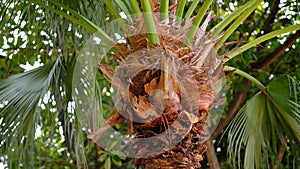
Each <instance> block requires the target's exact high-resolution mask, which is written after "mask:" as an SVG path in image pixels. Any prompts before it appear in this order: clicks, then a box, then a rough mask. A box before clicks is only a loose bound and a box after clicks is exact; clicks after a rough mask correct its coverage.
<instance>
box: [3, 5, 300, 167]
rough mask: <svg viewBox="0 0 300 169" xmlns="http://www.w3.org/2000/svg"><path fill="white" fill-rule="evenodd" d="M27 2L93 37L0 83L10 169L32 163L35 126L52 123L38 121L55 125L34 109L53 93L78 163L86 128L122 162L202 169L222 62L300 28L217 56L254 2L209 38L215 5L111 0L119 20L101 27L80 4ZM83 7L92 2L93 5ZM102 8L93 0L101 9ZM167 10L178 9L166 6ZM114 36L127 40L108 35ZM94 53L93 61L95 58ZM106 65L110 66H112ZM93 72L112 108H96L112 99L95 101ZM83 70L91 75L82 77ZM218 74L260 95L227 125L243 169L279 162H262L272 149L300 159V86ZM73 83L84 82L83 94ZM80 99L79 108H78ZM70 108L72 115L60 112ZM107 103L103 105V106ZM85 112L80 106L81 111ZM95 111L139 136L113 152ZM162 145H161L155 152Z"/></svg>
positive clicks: (231, 145) (289, 80)
mask: <svg viewBox="0 0 300 169" xmlns="http://www.w3.org/2000/svg"><path fill="white" fill-rule="evenodd" d="M29 2H33V3H34V4H36V5H39V6H40V7H42V8H45V9H48V10H50V11H52V12H54V13H57V14H59V15H60V16H62V17H65V18H67V19H68V20H70V21H71V22H70V23H76V24H78V25H80V26H82V27H83V28H85V29H86V30H88V31H89V32H90V33H92V34H94V35H93V38H92V39H91V40H89V41H88V42H89V43H87V44H88V45H89V46H87V44H86V45H85V47H83V50H82V51H81V53H79V54H78V53H77V52H76V50H73V51H72V54H71V55H68V54H65V53H69V51H63V54H62V55H61V56H60V57H58V58H55V61H54V62H50V63H48V64H45V65H44V66H42V67H39V68H37V69H35V70H32V71H29V72H24V73H21V74H18V75H14V76H11V77H9V78H7V79H5V80H3V81H2V82H1V84H0V88H1V92H0V93H1V95H0V100H1V101H3V102H5V107H4V108H3V109H2V111H1V116H0V119H1V126H2V129H1V140H4V142H3V143H1V151H2V153H3V154H7V155H8V161H10V163H9V164H10V166H11V167H16V165H17V164H18V163H20V162H22V163H24V162H25V161H32V160H30V159H28V158H31V157H30V155H29V154H28V153H30V152H33V151H31V150H32V149H34V147H32V146H33V145H31V144H30V143H32V142H34V132H35V129H36V127H37V125H38V124H40V125H41V126H47V125H48V124H51V121H50V122H47V120H45V119H47V118H49V117H50V118H52V119H54V121H52V123H53V122H55V118H53V117H51V116H52V115H51V114H46V113H45V114H43V113H40V112H43V111H39V110H38V108H39V107H40V105H41V103H40V102H41V101H40V100H41V99H43V98H44V97H45V94H46V93H47V92H48V91H50V92H51V95H53V97H54V100H55V101H56V102H57V104H56V106H55V107H56V111H55V112H57V114H56V115H55V116H54V117H58V119H59V121H60V122H61V124H62V126H63V132H64V136H65V139H66V143H67V147H68V149H69V151H71V152H72V151H74V152H75V154H76V155H75V156H76V157H77V160H76V162H77V163H78V164H81V163H82V162H83V163H85V162H84V161H85V160H86V159H85V158H84V154H80V153H82V152H83V150H84V148H83V145H84V141H85V139H84V130H85V131H88V132H89V134H88V136H87V137H88V138H89V139H91V140H92V141H93V142H95V143H97V144H98V145H101V147H103V145H105V146H104V147H103V148H106V150H107V151H111V152H112V153H116V154H118V155H119V157H122V156H124V155H125V156H126V155H127V156H131V157H136V159H135V166H136V167H143V168H199V167H200V161H202V160H203V157H202V154H203V153H204V152H205V150H206V144H205V143H204V141H206V140H207V139H208V136H209V134H210V133H207V131H205V126H206V125H207V123H210V121H208V119H207V118H208V117H210V116H211V112H210V111H211V110H212V108H213V107H214V106H216V105H220V104H221V105H222V104H223V103H222V102H221V101H223V100H224V98H219V97H218V94H222V87H223V82H224V76H223V75H224V74H223V71H221V70H222V68H223V66H224V65H225V63H226V62H228V61H230V60H232V59H233V58H234V57H236V56H238V55H239V54H241V53H242V52H244V51H246V50H248V49H250V48H251V47H253V46H256V45H257V44H259V43H261V42H263V41H266V40H268V39H271V38H273V37H275V36H277V35H280V34H284V33H288V32H293V31H297V30H298V31H297V33H296V34H299V29H300V26H299V25H294V26H289V27H286V28H283V29H280V30H276V31H273V32H270V33H267V34H265V35H263V36H261V37H259V38H257V39H254V40H252V41H251V42H248V43H246V44H245V45H242V46H241V47H239V49H238V50H236V49H234V50H231V51H226V53H227V54H226V56H225V55H222V57H220V58H219V57H218V56H217V53H216V51H218V50H219V51H221V52H224V51H222V48H221V47H222V45H223V44H224V43H225V41H226V40H227V39H228V37H229V36H230V35H231V34H232V33H233V32H234V31H235V30H236V29H237V27H238V26H239V25H240V23H241V22H243V21H245V20H246V18H247V17H248V16H249V15H250V14H251V13H252V12H253V11H254V10H255V9H256V8H257V6H259V5H260V3H261V0H255V1H249V2H247V3H246V4H244V5H242V6H241V7H239V8H238V9H237V10H235V11H234V12H233V13H232V14H230V15H228V16H227V17H225V18H224V20H222V21H221V22H220V23H219V24H217V25H215V26H214V27H213V28H212V29H211V30H210V31H208V32H206V27H207V24H208V23H209V21H210V20H211V15H210V14H208V16H207V17H206V19H205V20H204V21H203V18H204V16H205V14H206V13H207V12H208V10H209V7H210V5H211V4H212V2H213V1H212V0H206V1H205V2H204V3H203V4H201V7H200V8H199V10H198V12H197V13H196V15H195V17H192V15H193V13H194V10H195V9H196V7H197V5H198V4H199V3H200V2H199V0H198V1H193V2H192V3H191V5H190V6H189V7H188V8H187V9H186V12H185V5H186V3H187V2H186V0H182V1H179V2H178V4H172V3H171V6H170V7H169V4H170V3H169V1H168V0H161V1H160V3H158V2H157V1H155V0H153V1H144V0H142V1H139V2H138V1H136V0H131V1H129V2H127V1H120V0H116V1H114V3H112V2H111V1H108V0H105V1H103V3H104V4H105V5H106V6H107V7H108V11H106V12H107V13H109V14H108V18H113V17H114V18H115V19H117V21H114V22H113V23H112V24H107V25H106V27H104V28H103V29H105V30H103V29H101V28H99V27H97V26H96V25H95V22H91V21H90V20H88V19H87V18H85V17H83V16H82V15H81V14H80V13H84V12H81V11H80V10H78V9H80V4H75V5H74V4H72V3H70V4H68V5H64V4H63V3H60V2H59V1H54V0H48V1H47V3H43V2H39V1H35V0H29ZM9 3H14V2H13V1H12V2H7V4H9ZM84 3H89V4H90V5H91V4H93V2H92V1H87V2H83V4H84ZM7 4H6V5H5V6H4V8H5V7H7ZM25 4H26V3H25ZM27 5H28V4H27ZM102 5H103V4H101V3H100V5H99V6H100V7H102ZM174 5H175V7H176V6H177V7H176V8H174V9H173V7H174ZM60 8H62V9H63V10H60ZM169 8H170V9H169ZM119 9H121V10H122V11H123V12H124V13H125V15H126V16H127V18H126V19H122V18H121V15H120V11H119ZM154 12H159V14H155V13H154ZM172 13H175V15H172ZM87 16H88V15H87ZM191 18H192V19H191ZM105 19H106V18H105ZM100 22H101V21H100ZM200 23H202V25H200ZM67 24H68V23H67ZM58 25H60V26H57V27H56V28H55V29H56V30H57V34H58V36H64V33H63V32H62V30H63V29H62V28H61V27H63V25H64V23H62V24H58ZM131 25H134V27H133V28H132V27H131ZM225 28H226V30H225ZM222 32H223V33H222ZM115 33H117V34H119V35H120V36H121V37H123V38H124V40H125V41H118V40H120V39H119V38H116V39H114V38H113V35H115ZM94 37H97V38H98V39H100V43H97V45H98V46H93V44H94V42H93V41H94ZM62 39H63V38H62ZM65 45H66V44H64V43H61V42H60V43H58V47H59V48H60V49H65V48H67V47H65ZM99 46H100V47H101V48H99ZM103 49H105V52H104V53H103ZM95 53H96V54H97V55H100V57H95V56H94V55H93V54H95ZM140 56H143V57H141V58H139V57H140ZM84 57H85V58H84ZM99 58H101V59H102V60H103V61H102V62H101V63H100V64H98V63H97V59H99ZM137 58H138V59H137ZM218 58H219V60H218ZM220 59H221V60H220ZM86 61H87V62H86ZM86 63H88V64H86ZM110 65H115V69H114V68H113V67H111V66H110ZM89 66H90V67H89ZM95 66H98V67H99V69H100V70H101V72H102V73H103V74H104V75H105V76H106V78H107V79H109V81H110V83H111V84H112V85H113V86H114V89H115V91H114V92H113V93H114V94H116V95H117V96H116V97H114V99H115V100H114V102H115V107H116V108H113V105H111V103H108V104H105V103H103V102H109V101H110V102H111V100H110V98H108V99H107V98H106V99H105V98H104V96H101V92H102V89H101V90H99V86H101V85H106V89H108V88H109V85H107V83H106V82H104V80H103V78H104V76H103V74H102V75H99V74H97V72H95V71H93V69H94V68H95ZM86 67H88V71H87V70H85V71H84V69H85V68H86ZM140 68H143V69H140ZM89 70H91V72H89ZM140 70H142V71H140ZM224 70H225V71H227V72H233V73H235V74H239V75H241V76H243V77H245V78H246V79H248V80H249V81H251V82H252V83H253V84H255V85H256V86H257V87H258V89H260V92H258V93H257V94H255V95H254V96H253V97H252V98H250V99H249V100H248V101H247V103H246V104H245V105H244V107H243V108H242V109H241V110H240V112H239V113H238V114H237V116H235V118H234V119H233V121H232V122H231V124H230V126H229V127H230V128H229V149H231V150H230V151H229V152H230V155H231V156H232V157H233V159H236V158H237V159H238V160H239V161H242V159H241V158H240V156H239V155H238V154H239V152H238V151H239V150H241V149H242V147H243V146H244V145H245V146H246V148H245V158H244V166H245V167H246V168H263V166H269V165H274V166H276V165H278V164H277V163H278V161H276V160H273V159H269V158H268V157H267V156H265V158H261V157H262V154H269V153H270V152H271V150H272V149H273V150H274V149H275V150H277V146H278V145H282V147H284V148H286V149H287V146H290V147H291V151H293V152H294V153H295V154H297V153H298V154H299V150H298V148H297V147H299V146H300V140H299V137H300V133H299V131H300V130H299V129H300V119H299V113H298V112H299V108H300V106H299V102H298V100H297V98H298V97H299V96H297V93H299V85H298V84H297V83H296V82H295V81H294V80H293V79H292V78H290V77H288V76H284V77H282V78H279V79H277V80H276V81H273V82H271V83H270V84H268V85H267V86H264V85H263V84H262V83H261V82H259V81H258V80H257V79H255V78H254V77H253V76H251V75H249V74H248V73H246V72H244V71H242V70H239V69H238V68H234V67H231V66H224ZM90 74H92V76H90ZM81 79H85V82H81V83H80V80H81ZM76 82H78V83H76ZM98 83H100V85H99V84H98ZM74 85H75V86H74ZM76 85H83V86H84V85H86V86H85V87H81V88H80V87H78V86H76ZM278 88H280V89H281V90H278ZM72 89H73V90H72ZM189 90H190V91H192V92H193V93H191V92H189ZM76 91H77V92H76ZM223 97H224V96H223ZM82 102H83V103H84V106H80V104H81V103H82ZM220 102H221V103H220ZM74 103H76V108H75V111H74V110H70V111H67V110H68V108H69V107H72V106H70V105H72V104H74ZM105 106H110V107H109V108H106V109H105V108H103V107H105ZM82 108H85V109H84V111H82ZM86 108H87V109H88V110H87V109H86ZM105 111H106V112H105ZM84 112H87V113H86V114H85V113H84ZM99 112H101V113H103V114H104V115H106V116H109V117H108V118H107V120H106V123H108V124H109V125H116V124H117V123H120V122H122V121H125V119H124V117H126V118H127V119H129V123H126V121H125V124H123V125H126V124H128V125H129V127H128V132H127V135H129V136H131V137H133V138H136V139H131V140H130V139H128V140H127V141H131V142H130V143H131V144H129V145H128V144H125V146H129V148H127V149H126V148H125V150H127V151H125V152H124V151H116V150H120V149H121V148H122V150H124V147H121V148H120V146H117V145H116V144H120V145H121V146H122V144H121V143H119V142H118V141H120V140H117V141H115V142H114V141H112V140H110V139H108V138H109V137H110V135H111V133H110V129H111V127H110V126H109V127H108V126H107V125H105V124H106V123H104V122H101V121H100V120H101V118H102V120H103V117H99ZM121 115H122V116H121ZM100 116H102V115H100ZM123 116H124V117H123ZM219 117H220V116H219ZM39 118H42V119H44V121H43V122H42V123H44V124H41V123H40V122H39ZM217 118H218V117H217ZM83 128H85V129H83ZM87 128H88V129H87ZM111 131H112V132H114V131H115V130H111ZM253 131H254V132H253ZM106 132H108V134H109V135H107V133H106ZM174 133H175V134H174ZM156 136H160V137H156ZM114 137H115V136H114ZM151 137H152V138H155V139H152V140H147V141H146V142H145V141H144V142H143V139H142V138H151ZM122 139H124V138H122ZM141 140H142V141H141ZM108 141H112V142H111V144H107V142H108ZM121 141H124V140H121ZM20 143H21V144H20ZM207 144H209V142H208V143H207ZM158 145H159V146H158ZM130 146H132V147H130ZM134 146H136V147H134ZM161 147H166V149H163V151H162V150H161V149H160V148H161ZM268 148H270V149H271V150H269V149H268ZM112 149H113V150H114V151H112ZM12 150H13V151H12ZM157 152H159V153H157ZM253 152H254V153H253ZM151 153H153V154H151ZM150 155H151V156H150ZM295 157H296V158H297V156H296V155H295ZM33 158H34V157H33ZM16 159H18V160H19V161H18V160H16ZM110 160H111V159H110V158H109V157H108V158H107V160H106V161H105V165H107V166H109V163H110ZM297 160H298V159H295V161H297ZM25 164H26V163H24V165H25ZM26 165H30V163H28V164H26ZM238 165H240V163H238Z"/></svg>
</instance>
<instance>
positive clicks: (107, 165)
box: [104, 157, 111, 169]
mask: <svg viewBox="0 0 300 169" xmlns="http://www.w3.org/2000/svg"><path fill="white" fill-rule="evenodd" d="M104 168H105V169H111V159H110V157H108V158H107V159H106V160H105V163H104Z"/></svg>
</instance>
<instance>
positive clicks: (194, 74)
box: [114, 17, 222, 169]
mask: <svg viewBox="0 0 300 169" xmlns="http://www.w3.org/2000/svg"><path fill="white" fill-rule="evenodd" d="M155 18H158V17H155ZM156 20H158V19H156ZM135 23H137V24H136V26H135V28H134V29H133V30H131V31H132V32H133V35H132V36H131V37H127V43H126V44H116V45H115V46H114V47H115V48H116V49H117V50H118V52H119V53H120V55H121V56H123V57H124V58H126V57H128V56H130V57H131V59H129V60H135V62H134V66H132V67H131V64H132V63H133V61H127V62H124V63H121V64H120V65H119V68H118V70H116V72H117V74H118V72H123V75H126V74H134V73H133V72H134V71H135V70H136V69H138V68H140V67H143V66H144V70H143V71H140V72H138V73H136V74H135V76H134V77H125V76H122V78H123V79H131V82H130V85H129V101H128V102H130V104H131V105H132V107H133V108H127V111H128V116H129V117H132V119H138V121H139V122H132V130H131V132H130V134H131V135H133V136H135V137H136V138H148V137H155V136H157V135H159V134H161V133H163V132H165V131H166V130H168V132H169V133H178V135H176V134H175V135H174V134H173V135H172V136H170V137H169V138H165V137H164V138H157V139H154V140H152V143H149V142H148V143H144V142H143V143H139V142H136V144H135V145H136V147H134V148H133V149H134V150H133V151H135V153H136V154H137V155H138V156H139V157H141V158H136V159H135V166H136V167H137V168H138V167H142V168H149V169H154V168H189V169H191V168H199V167H200V166H201V165H200V161H201V160H202V159H203V158H202V154H203V153H204V152H205V150H206V145H204V142H205V140H206V139H207V137H208V133H206V132H205V128H206V127H207V123H206V118H207V116H208V115H209V111H208V110H209V106H211V104H212V103H213V102H214V100H215V97H216V91H214V88H213V86H212V84H213V83H214V80H215V79H216V78H215V77H221V76H222V71H220V72H218V71H215V68H216V64H217V61H216V60H215V59H216V58H215V55H216V53H215V50H214V40H209V39H206V37H205V33H204V31H202V30H198V32H197V34H196V37H195V38H194V41H193V43H192V44H191V45H190V46H189V47H186V46H185V45H184V43H183V42H184V41H185V40H186V39H185V38H186V35H187V30H189V28H190V27H191V25H186V26H180V25H168V24H163V23H159V22H157V24H156V27H157V30H158V35H159V39H160V44H161V45H156V46H154V47H152V48H151V49H150V47H149V45H148V40H147V34H146V33H144V32H146V28H145V27H144V26H145V24H146V23H144V21H143V19H141V20H136V21H135ZM174 26H177V28H174ZM153 50H156V51H158V52H151V51H153ZM141 51H142V52H141ZM147 51H150V52H147ZM161 51H164V52H161ZM143 58H148V59H143ZM151 58H152V59H153V60H157V61H149V60H151ZM159 58H166V59H161V60H160V59H159ZM168 58H169V59H168ZM136 60H139V61H136ZM176 60H179V61H181V62H182V63H178V62H176ZM176 63H177V64H176ZM145 64H146V65H145ZM147 64H148V65H147ZM151 64H152V65H151ZM182 64H184V65H187V67H188V69H189V70H190V71H191V75H188V76H189V77H185V75H182V74H184V73H185V72H181V71H184V70H180V69H181V68H180V66H181V65H182ZM139 65H140V66H139ZM157 65H159V66H158V67H162V68H161V69H157ZM217 67H218V69H217V70H220V68H222V65H220V64H219V65H218V66H217ZM210 69H213V70H210ZM119 76H121V75H119ZM115 83H116V82H115ZM118 83H119V85H120V83H121V84H122V80H118ZM124 83H125V82H124ZM124 86H126V85H124ZM195 86H196V88H197V91H189V90H190V89H192V88H193V87H194V88H195ZM190 92H193V93H190ZM123 97H126V96H123ZM185 102H188V103H185ZM183 104H189V105H190V106H186V105H183ZM153 107H154V108H153ZM187 107H188V108H187ZM175 121H177V123H176V122H175ZM179 130H184V131H185V132H184V133H182V131H179ZM176 137H178V138H176ZM172 139H173V141H174V139H175V140H177V141H178V140H181V141H178V142H179V143H178V144H175V145H173V146H171V147H170V148H169V149H168V150H166V151H164V152H163V153H161V154H158V155H154V156H151V157H147V158H143V156H145V155H147V154H151V152H159V151H161V150H158V149H159V148H160V147H161V146H162V147H163V145H165V144H170V142H172ZM154 142H156V143H154ZM155 148H157V149H155Z"/></svg>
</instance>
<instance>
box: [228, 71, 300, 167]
mask: <svg viewBox="0 0 300 169" xmlns="http://www.w3.org/2000/svg"><path fill="white" fill-rule="evenodd" d="M266 90H267V92H268V94H269V95H266V94H264V93H263V92H259V93H257V94H256V95H255V96H253V97H252V98H251V99H250V100H248V101H247V103H246V104H245V105H244V106H243V108H242V109H241V110H240V111H239V113H238V114H237V116H236V117H235V118H234V119H233V121H232V122H231V124H230V126H229V128H228V129H229V149H228V150H229V154H230V156H231V157H232V158H233V161H235V160H236V159H237V160H238V168H240V167H241V166H240V164H241V162H242V161H243V163H244V168H250V169H251V168H253V169H254V168H270V166H272V165H274V164H275V163H276V160H277V159H276V158H270V155H272V152H273V153H274V152H275V154H273V155H276V154H277V153H278V151H277V149H278V146H279V145H284V146H285V148H286V150H288V151H291V152H293V153H295V154H299V147H300V140H299V138H300V118H299V110H300V109H299V108H300V104H299V102H298V101H297V93H299V91H300V90H299V84H297V83H296V82H295V81H294V80H293V79H292V78H291V77H289V76H283V77H281V78H278V79H277V80H274V81H272V82H271V83H270V84H269V85H268V86H267V87H266ZM268 147H270V148H271V149H270V148H268ZM288 147H289V148H288ZM240 151H245V157H244V159H242V157H241V156H240ZM295 158H299V157H297V156H295ZM295 161H296V162H297V161H298V162H299V159H295ZM297 165H299V164H297Z"/></svg>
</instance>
